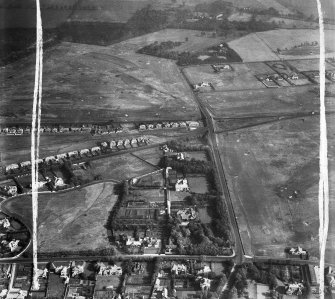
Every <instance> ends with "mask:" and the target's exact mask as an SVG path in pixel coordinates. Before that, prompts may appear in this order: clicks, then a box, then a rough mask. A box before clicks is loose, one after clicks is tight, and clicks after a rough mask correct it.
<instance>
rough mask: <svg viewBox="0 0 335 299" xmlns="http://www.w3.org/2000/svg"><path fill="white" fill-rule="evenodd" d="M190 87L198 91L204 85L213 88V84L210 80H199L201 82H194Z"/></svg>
mask: <svg viewBox="0 0 335 299" xmlns="http://www.w3.org/2000/svg"><path fill="white" fill-rule="evenodd" d="M192 87H193V90H194V91H200V90H201V89H203V88H206V87H209V88H213V85H212V83H210V82H201V83H197V84H194V85H193V86H192Z"/></svg>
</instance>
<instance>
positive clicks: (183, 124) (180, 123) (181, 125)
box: [179, 121, 187, 128]
mask: <svg viewBox="0 0 335 299" xmlns="http://www.w3.org/2000/svg"><path fill="white" fill-rule="evenodd" d="M179 126H180V127H181V128H186V127H187V124H186V122H184V121H181V122H179Z"/></svg>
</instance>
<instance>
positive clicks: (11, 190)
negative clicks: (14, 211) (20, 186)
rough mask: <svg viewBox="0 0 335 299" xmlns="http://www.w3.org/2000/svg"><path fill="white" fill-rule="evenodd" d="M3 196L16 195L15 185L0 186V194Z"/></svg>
mask: <svg viewBox="0 0 335 299" xmlns="http://www.w3.org/2000/svg"><path fill="white" fill-rule="evenodd" d="M1 193H2V194H4V195H5V196H16V195H17V186H0V194H1Z"/></svg>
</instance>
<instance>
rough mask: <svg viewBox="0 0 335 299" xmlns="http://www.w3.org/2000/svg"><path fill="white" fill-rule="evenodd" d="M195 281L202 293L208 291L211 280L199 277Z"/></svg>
mask: <svg viewBox="0 0 335 299" xmlns="http://www.w3.org/2000/svg"><path fill="white" fill-rule="evenodd" d="M197 280H198V281H199V283H200V288H201V290H202V291H206V290H209V289H210V288H211V280H210V279H208V278H206V277H201V276H199V277H198V278H197Z"/></svg>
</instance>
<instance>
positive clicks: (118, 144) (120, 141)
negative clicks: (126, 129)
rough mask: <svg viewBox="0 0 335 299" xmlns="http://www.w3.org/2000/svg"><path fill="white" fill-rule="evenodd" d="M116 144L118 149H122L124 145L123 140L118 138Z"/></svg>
mask: <svg viewBox="0 0 335 299" xmlns="http://www.w3.org/2000/svg"><path fill="white" fill-rule="evenodd" d="M116 146H117V147H118V148H119V149H123V148H124V146H123V140H121V139H120V140H118V141H117V142H116Z"/></svg>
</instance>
